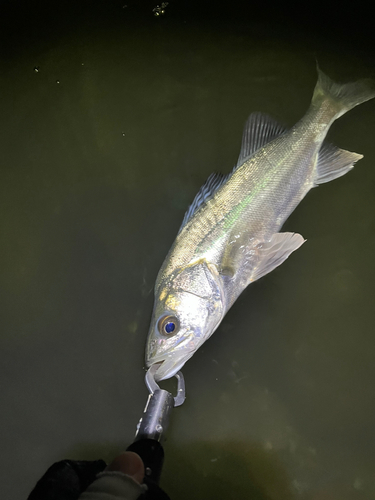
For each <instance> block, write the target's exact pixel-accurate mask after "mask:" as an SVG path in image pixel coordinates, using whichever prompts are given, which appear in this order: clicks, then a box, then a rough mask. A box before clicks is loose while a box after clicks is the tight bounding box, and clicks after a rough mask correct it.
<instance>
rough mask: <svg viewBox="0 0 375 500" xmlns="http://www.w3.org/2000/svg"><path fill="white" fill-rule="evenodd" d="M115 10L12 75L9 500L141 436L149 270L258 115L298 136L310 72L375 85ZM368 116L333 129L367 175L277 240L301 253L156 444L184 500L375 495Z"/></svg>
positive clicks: (258, 300)
mask: <svg viewBox="0 0 375 500" xmlns="http://www.w3.org/2000/svg"><path fill="white" fill-rule="evenodd" d="M153 7H155V5H153ZM173 9H175V10H173ZM119 10H121V15H123V16H129V17H122V18H117V17H116V16H117V15H115V13H113V17H111V15H112V14H111V15H110V14H108V16H107V18H105V20H103V21H102V22H101V21H100V20H99V18H98V20H96V22H95V23H91V24H90V23H89V22H87V24H84V29H80V28H79V27H78V25H77V26H75V25H73V26H71V27H70V28H69V29H67V28H66V29H65V30H63V29H62V28H61V29H60V32H59V33H57V34H56V33H55V34H54V33H50V34H49V35H48V34H47V35H45V37H44V38H41V39H40V40H39V41H38V40H36V41H35V43H26V39H25V41H24V42H22V41H19V43H18V44H16V45H15V46H14V47H12V50H10V49H9V52H8V53H7V57H6V59H5V63H4V66H3V68H2V69H3V71H2V74H1V76H0V84H1V89H2V96H3V102H2V106H3V109H2V113H1V122H0V123H1V136H0V137H1V151H2V167H1V177H2V180H1V188H0V189H1V196H0V199H1V204H2V208H1V211H0V218H1V226H2V228H3V229H2V231H1V234H0V237H1V248H2V250H3V252H2V258H1V260H0V266H1V267H0V294H1V304H2V312H3V314H2V320H1V321H2V324H1V366H2V377H1V379H2V382H3V383H4V391H3V392H4V396H3V401H4V402H5V403H4V404H3V408H6V410H5V411H3V412H2V417H1V418H2V419H3V422H2V428H3V429H6V432H4V433H3V434H4V436H3V437H2V446H3V458H2V463H1V465H2V470H3V472H4V480H3V481H2V482H3V484H4V488H5V492H6V495H5V496H6V497H7V498H9V499H10V500H13V499H16V498H17V499H18V498H21V497H22V496H23V497H25V496H26V494H27V492H28V491H30V490H31V488H32V486H33V484H34V483H35V481H36V480H37V478H38V477H40V476H41V475H42V473H43V472H44V471H45V470H46V468H47V467H48V466H49V465H50V464H51V463H52V462H53V461H55V460H59V459H61V458H65V457H70V458H84V459H90V458H95V459H96V458H104V459H107V460H109V459H110V458H111V457H112V456H113V455H114V454H115V453H117V451H119V450H121V449H123V448H125V447H126V446H127V444H128V443H129V442H130V441H131V440H132V439H133V434H134V431H135V426H136V423H137V422H138V419H139V417H140V416H141V413H142V411H143V407H144V404H145V401H146V397H147V392H146V389H145V387H144V383H143V374H144V372H143V351H144V344H145V340H146V335H147V330H148V322H149V319H150V315H151V309H152V300H153V297H152V292H151V291H152V287H153V283H154V280H155V277H156V274H157V271H158V269H159V267H160V265H161V263H162V261H163V259H164V256H165V255H166V253H167V251H168V249H169V247H170V245H171V243H172V241H173V239H174V237H175V235H176V233H177V231H178V228H179V226H180V223H181V220H182V217H183V214H184V212H185V209H186V207H187V205H188V204H189V203H190V201H191V200H192V199H193V197H194V195H195V193H196V191H197V190H198V189H199V187H200V185H201V184H202V183H203V182H204V180H205V179H206V178H207V177H208V175H209V174H210V173H211V172H213V171H223V172H227V171H229V170H230V169H231V168H232V166H233V164H234V162H235V161H236V158H237V155H238V151H239V146H240V142H241V134H242V127H243V123H244V121H245V119H246V118H247V116H248V114H249V113H250V112H253V111H263V112H266V113H269V114H271V115H273V116H274V117H275V118H277V119H279V120H281V121H282V122H284V123H286V124H289V125H292V124H294V123H295V122H296V120H298V119H299V118H300V117H301V116H302V115H303V114H304V112H305V110H306V108H307V106H308V105H309V101H310V97H311V93H312V89H313V87H314V85H315V81H316V71H315V60H314V57H315V56H316V57H317V58H318V60H319V63H320V65H321V66H322V69H323V70H324V71H326V72H327V73H328V74H329V75H330V76H331V77H333V78H335V79H337V80H340V79H343V80H348V79H355V78H358V77H360V76H369V75H370V74H371V71H372V70H371V67H370V64H369V63H368V59H367V56H365V54H364V53H363V52H361V51H360V50H358V51H356V50H355V49H353V50H352V51H349V50H348V51H346V52H345V53H344V49H343V47H344V46H343V45H342V43H343V42H342V39H338V40H335V38H334V37H332V38H329V37H328V36H327V35H326V36H325V38H324V37H323V35H319V34H316V36H312V35H311V32H310V33H307V32H306V33H305V34H304V33H303V34H301V33H299V34H297V33H296V34H295V35H293V33H292V31H291V32H285V33H284V34H283V36H281V35H280V32H278V31H277V30H276V31H275V30H273V29H269V31H268V32H267V29H265V28H264V27H265V24H264V23H263V24H259V23H257V20H256V19H251V20H249V21H248V22H249V29H245V28H244V26H246V23H245V21H244V20H242V24H241V25H239V28H238V30H237V29H235V28H236V26H234V25H233V24H231V21H230V22H228V23H227V24H225V22H224V21H225V19H224V17H223V19H222V21H221V22H220V23H218V24H217V25H216V24H215V23H211V24H210V23H208V24H207V23H205V22H201V23H200V22H199V20H198V21H194V20H193V19H192V18H187V21H186V19H182V18H180V17H179V15H178V12H177V10H178V9H177V7H176V5H168V8H167V9H166V10H165V15H164V16H163V17H162V18H160V16H159V18H158V19H156V18H155V16H153V15H152V7H151V8H150V9H149V10H148V11H147V12H148V14H147V15H148V16H149V17H147V18H146V17H142V15H143V14H142V15H138V17H137V16H136V15H135V14H134V16H135V17H133V18H132V17H131V16H132V15H133V14H132V13H131V12H132V11H131V5H129V7H128V8H126V9H122V6H121V5H119ZM129 12H130V14H129ZM184 20H185V21H186V22H184ZM266 26H267V25H266ZM250 27H251V29H250ZM286 31H287V30H286ZM48 40H49V41H48ZM57 82H61V83H60V84H59V85H56V83H57ZM374 106H375V104H374V103H373V102H369V103H366V104H363V105H361V106H360V107H358V108H356V109H355V110H353V111H351V112H350V113H348V114H347V115H345V116H344V117H342V118H340V120H338V121H337V122H336V123H335V124H334V125H333V127H332V129H331V132H330V135H329V138H330V140H331V141H332V142H334V143H336V144H337V145H338V146H340V147H342V148H345V149H349V150H351V151H356V152H358V153H363V154H364V155H365V158H364V159H363V160H361V161H360V162H359V163H358V165H357V166H356V167H355V169H354V171H353V172H351V173H349V174H348V175H346V176H345V177H343V178H341V179H338V180H336V181H334V182H332V183H329V184H327V185H324V186H321V187H319V188H318V189H315V190H312V192H310V193H309V195H308V196H307V197H306V199H305V200H303V202H302V203H301V204H300V206H299V207H298V208H297V210H296V211H295V213H294V214H292V216H291V217H290V219H289V220H288V222H287V223H286V225H285V226H284V230H286V231H296V232H300V233H301V234H302V235H303V236H304V237H305V238H306V239H307V242H306V244H305V245H304V246H303V247H302V248H301V249H299V250H298V252H295V254H293V255H292V256H291V258H290V259H289V260H288V261H287V262H285V263H284V264H283V265H282V266H281V267H280V268H278V269H277V270H275V271H274V272H273V273H272V274H270V275H268V276H266V277H264V278H262V279H261V280H260V281H259V282H256V283H254V284H253V285H251V287H250V288H249V289H248V290H246V291H245V293H244V294H243V295H242V296H241V297H240V298H239V300H238V301H237V302H236V304H235V305H234V306H233V308H232V309H231V310H230V312H229V313H228V315H227V317H226V318H225V320H224V321H223V323H222V325H221V326H220V328H219V330H218V331H217V332H216V333H215V334H214V335H213V337H212V339H210V340H209V341H208V342H207V343H206V344H205V345H204V346H203V347H202V348H201V349H200V350H199V351H198V352H197V353H196V354H195V355H194V357H193V358H192V359H191V360H190V361H189V362H188V363H187V364H186V366H185V368H184V375H185V379H186V384H187V400H186V402H185V404H184V405H183V406H182V407H181V408H178V409H176V410H175V411H174V412H173V415H172V422H171V426H170V429H169V432H168V440H167V442H166V445H165V449H166V463H165V469H164V472H163V486H164V488H165V489H166V491H167V492H169V494H170V495H171V497H172V498H181V499H184V498H192V497H193V496H194V498H200V499H202V500H203V499H207V498H228V497H229V498H231V497H234V495H236V496H237V497H239V498H254V499H262V500H263V499H270V498H271V499H273V500H284V499H286V500H289V499H295V498H302V499H309V500H328V499H329V500H336V499H340V500H347V499H356V498H361V499H370V498H374V495H375V481H374V475H373V470H374V466H375V453H374V448H373V444H372V443H373V442H374V438H375V436H374V426H373V422H374V413H375V400H374V398H373V388H372V385H373V384H372V381H373V380H374V376H375V369H374V363H373V359H374V355H375V344H374V336H373V307H374V303H373V293H372V291H373V283H374V281H375V280H374V278H375V276H374V266H373V255H374V251H375V236H374V231H373V229H374V215H373V212H374V210H373V203H374V197H373V185H374V175H375V170H374V163H375V146H374V141H373V130H375V119H374V116H375V115H374V109H375V108H374ZM19 470H22V471H23V477H24V481H23V482H20V481H19Z"/></svg>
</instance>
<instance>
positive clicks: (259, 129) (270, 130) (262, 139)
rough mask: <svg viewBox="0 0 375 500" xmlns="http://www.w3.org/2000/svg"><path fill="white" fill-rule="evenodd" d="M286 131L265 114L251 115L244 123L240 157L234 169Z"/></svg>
mask: <svg viewBox="0 0 375 500" xmlns="http://www.w3.org/2000/svg"><path fill="white" fill-rule="evenodd" d="M287 130H288V129H287V128H286V127H284V125H280V123H279V122H278V121H277V120H275V119H274V118H272V117H271V116H268V115H266V114H265V113H258V112H257V113H252V114H251V115H250V116H249V118H248V119H247V121H246V124H245V128H244V131H243V134H242V144H241V151H240V156H239V157H238V161H237V165H236V166H235V169H236V168H238V167H240V166H241V165H242V164H243V163H244V161H245V160H246V159H247V158H249V157H250V156H252V155H253V154H254V153H255V152H256V151H258V149H260V148H262V147H263V146H265V145H266V144H267V143H269V142H271V141H272V140H273V139H275V138H276V137H278V136H279V135H281V134H283V133H284V132H286V131H287Z"/></svg>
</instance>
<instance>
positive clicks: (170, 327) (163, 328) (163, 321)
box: [158, 316, 180, 335]
mask: <svg viewBox="0 0 375 500" xmlns="http://www.w3.org/2000/svg"><path fill="white" fill-rule="evenodd" d="M179 328H180V322H179V321H178V319H177V318H176V316H163V317H161V318H160V319H159V322H158V329H159V332H160V333H161V334H162V335H172V334H174V333H177V332H178V330H179Z"/></svg>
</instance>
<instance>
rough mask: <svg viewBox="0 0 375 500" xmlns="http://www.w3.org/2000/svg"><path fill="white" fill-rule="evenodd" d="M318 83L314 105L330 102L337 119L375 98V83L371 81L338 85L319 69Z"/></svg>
mask: <svg viewBox="0 0 375 500" xmlns="http://www.w3.org/2000/svg"><path fill="white" fill-rule="evenodd" d="M317 71H318V82H317V84H316V86H315V90H314V95H313V98H312V104H319V103H320V102H321V101H322V100H329V101H330V103H331V105H332V107H333V109H334V110H335V118H338V117H339V116H342V115H343V114H344V113H346V112H347V111H349V110H350V109H352V108H354V107H355V106H358V104H362V103H363V102H366V101H368V100H370V99H373V98H374V97H375V82H374V81H373V80H371V79H363V80H358V81H357V82H349V83H336V82H334V81H333V80H331V78H329V76H327V75H326V74H325V73H323V71H322V70H321V69H320V68H319V66H318V64H317Z"/></svg>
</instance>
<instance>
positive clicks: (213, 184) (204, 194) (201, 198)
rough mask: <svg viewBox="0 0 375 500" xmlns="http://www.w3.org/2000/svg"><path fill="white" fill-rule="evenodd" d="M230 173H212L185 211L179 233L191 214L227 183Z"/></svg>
mask: <svg viewBox="0 0 375 500" xmlns="http://www.w3.org/2000/svg"><path fill="white" fill-rule="evenodd" d="M230 175H231V172H230V173H229V174H220V173H216V172H215V173H213V174H211V175H210V176H209V177H208V179H207V180H206V182H205V183H204V184H203V186H202V187H201V188H200V190H199V191H198V193H197V194H196V195H195V198H194V200H193V203H192V204H191V205H190V207H189V208H188V209H187V211H186V213H185V216H184V220H183V221H182V224H181V227H180V231H181V229H182V228H183V227H184V225H185V224H186V223H187V221H188V220H189V219H190V218H191V217H192V216H193V214H194V213H195V212H196V211H197V210H198V208H200V207H201V205H203V203H206V201H208V200H209V199H210V198H212V196H213V195H214V193H215V192H216V191H217V190H218V189H219V188H220V187H221V186H222V185H223V184H225V182H226V181H227V179H228V178H229V177H230Z"/></svg>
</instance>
